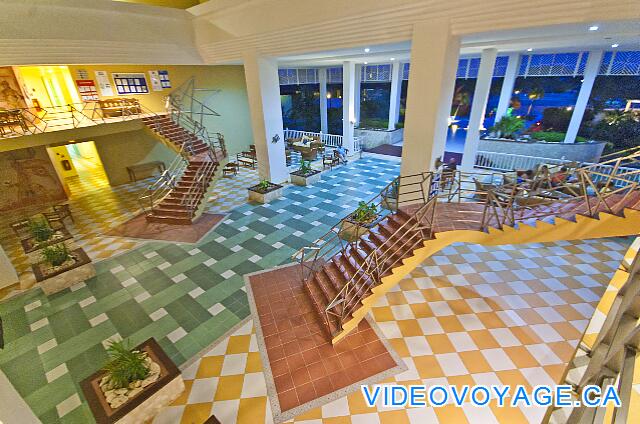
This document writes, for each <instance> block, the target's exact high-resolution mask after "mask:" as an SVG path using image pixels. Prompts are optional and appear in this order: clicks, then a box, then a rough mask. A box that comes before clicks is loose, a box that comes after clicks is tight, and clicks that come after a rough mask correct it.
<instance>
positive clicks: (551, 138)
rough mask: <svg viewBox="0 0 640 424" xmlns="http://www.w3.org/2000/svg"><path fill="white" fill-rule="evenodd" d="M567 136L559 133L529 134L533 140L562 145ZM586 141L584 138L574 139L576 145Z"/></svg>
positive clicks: (540, 132) (541, 132) (542, 132)
mask: <svg viewBox="0 0 640 424" xmlns="http://www.w3.org/2000/svg"><path fill="white" fill-rule="evenodd" d="M566 135H567V134H566V133H563V132H560V131H537V132H533V133H531V138H532V139H534V140H540V141H546V142H547V143H562V142H564V138H565V136H566ZM586 141H587V139H586V138H584V137H580V136H578V137H576V143H584V142H586Z"/></svg>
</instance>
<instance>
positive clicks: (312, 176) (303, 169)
mask: <svg viewBox="0 0 640 424" xmlns="http://www.w3.org/2000/svg"><path fill="white" fill-rule="evenodd" d="M289 175H291V182H292V183H293V184H295V185H299V186H307V185H311V184H314V183H317V182H318V181H320V171H319V170H317V169H313V168H312V167H311V162H309V161H306V160H303V161H302V163H301V164H300V168H299V169H298V170H296V171H293V172H291V173H290V174H289Z"/></svg>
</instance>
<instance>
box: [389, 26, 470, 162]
mask: <svg viewBox="0 0 640 424" xmlns="http://www.w3.org/2000/svg"><path fill="white" fill-rule="evenodd" d="M459 53H460V38H459V37H458V36H453V35H452V34H451V28H450V24H449V21H448V20H445V19H439V20H434V21H426V22H420V23H416V24H414V26H413V36H412V39H411V72H410V74H409V87H408V89H407V110H406V115H405V125H404V142H403V148H402V167H401V174H402V175H412V174H417V173H421V172H424V171H430V170H433V169H434V162H435V160H436V158H439V157H441V156H442V155H443V154H444V146H445V143H446V139H447V127H448V118H449V114H450V113H451V99H452V98H453V89H454V85H455V82H456V69H457V66H458V56H459Z"/></svg>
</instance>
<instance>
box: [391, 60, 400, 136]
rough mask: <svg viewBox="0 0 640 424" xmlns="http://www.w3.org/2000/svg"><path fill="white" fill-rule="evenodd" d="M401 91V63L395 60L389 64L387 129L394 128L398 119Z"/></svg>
mask: <svg viewBox="0 0 640 424" xmlns="http://www.w3.org/2000/svg"><path fill="white" fill-rule="evenodd" d="M401 92H402V64H401V63H400V61H395V62H393V63H392V65H391V93H390V95H389V126H388V129H389V130H395V129H396V123H397V122H398V119H400V94H401Z"/></svg>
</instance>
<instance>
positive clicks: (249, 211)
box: [0, 157, 399, 424]
mask: <svg viewBox="0 0 640 424" xmlns="http://www.w3.org/2000/svg"><path fill="white" fill-rule="evenodd" d="M398 172H399V164H398V163H397V162H388V161H384V160H380V159H373V158H366V157H365V158H363V159H362V160H358V161H355V162H350V163H349V165H348V166H341V167H338V168H335V169H334V170H333V171H327V172H325V173H324V174H323V178H322V180H321V181H320V182H319V183H317V184H316V185H314V186H313V187H296V186H290V187H287V188H286V189H285V191H284V197H283V198H281V199H278V200H276V201H274V202H272V203H271V204H269V205H250V204H246V203H245V202H244V199H245V196H246V187H247V185H245V184H246V182H243V183H238V185H237V187H241V189H240V191H239V192H237V191H236V192H234V195H235V196H237V198H238V199H243V201H242V202H241V206H238V207H236V208H235V209H232V210H230V211H229V214H228V215H227V216H226V218H225V220H224V221H223V222H222V223H221V224H220V225H218V227H216V229H215V230H214V231H212V232H211V233H209V234H208V235H207V236H205V237H204V238H203V239H202V240H201V241H200V242H199V243H197V244H195V245H194V244H177V243H167V242H155V241H152V242H147V243H144V244H140V245H136V246H137V247H135V246H134V247H133V248H129V249H123V248H121V247H120V248H117V249H114V250H111V251H110V255H109V257H108V258H106V259H104V260H102V261H100V262H96V270H97V275H96V277H94V278H92V279H90V280H88V281H86V282H85V283H83V284H79V285H78V286H76V287H73V289H71V290H65V291H62V292H60V293H57V294H55V295H53V296H49V297H47V296H45V295H44V294H43V293H42V292H41V291H40V290H32V291H29V292H27V293H24V294H22V295H19V296H15V297H13V298H10V299H8V300H6V301H4V302H2V303H0V316H2V319H3V324H4V331H5V333H4V337H5V341H6V345H5V349H4V350H2V351H0V368H1V369H2V370H3V372H4V373H5V374H6V375H7V376H8V378H9V379H10V381H11V382H12V383H13V385H14V386H15V388H16V390H17V391H18V392H19V393H20V394H21V395H22V396H23V397H24V398H25V400H26V402H27V404H29V406H30V407H31V408H32V409H33V410H34V412H35V413H36V415H37V416H38V417H39V418H40V419H41V421H42V422H43V423H47V424H49V423H59V422H60V423H86V422H91V421H92V417H91V414H90V412H89V409H88V407H87V405H86V403H85V402H84V401H83V398H82V396H81V395H80V390H79V386H78V383H79V382H80V381H81V380H82V379H83V378H85V377H86V376H87V375H89V374H90V373H92V372H94V371H95V370H96V369H98V368H99V367H100V365H101V364H102V363H103V362H104V361H105V358H106V352H105V348H104V344H105V343H106V341H107V340H109V339H112V338H120V337H122V338H128V339H129V340H130V341H131V343H133V344H136V343H140V342H142V341H143V340H145V339H147V338H148V337H155V338H156V340H158V342H159V343H160V345H161V346H162V347H163V349H164V350H165V351H166V352H167V353H168V355H169V356H170V357H171V358H172V359H173V360H174V361H175V362H176V363H177V364H178V365H182V364H184V363H186V361H188V360H189V359H191V358H193V357H194V356H196V355H198V354H199V353H200V352H201V351H202V350H203V349H205V348H206V347H208V346H210V345H211V343H213V342H214V341H215V340H216V339H218V338H219V337H220V336H221V335H223V334H224V333H226V332H227V331H228V330H229V329H230V328H232V327H233V326H235V325H236V324H238V322H240V321H241V320H243V319H245V318H246V317H247V316H248V315H249V306H248V301H247V297H246V293H245V291H244V281H243V278H242V275H244V274H247V273H251V272H255V271H258V270H262V269H267V268H271V267H273V266H276V265H280V264H282V263H287V262H289V261H290V258H291V255H292V254H293V253H294V252H295V251H296V250H298V249H299V248H300V247H302V246H306V245H309V244H310V243H311V242H312V241H313V240H315V239H317V238H318V237H319V236H320V235H321V234H323V233H325V232H326V231H327V230H328V229H329V228H330V227H331V226H332V225H334V224H335V223H336V222H337V221H338V220H339V219H340V218H342V217H343V216H345V215H346V214H347V213H348V212H349V211H350V210H351V209H352V208H353V205H355V204H357V202H358V201H359V200H365V199H369V198H371V197H373V196H374V195H375V193H377V192H378V191H379V190H380V189H381V188H382V187H384V186H385V185H386V184H387V183H388V182H389V181H390V180H391V179H392V178H393V177H394V176H395V175H397V174H398ZM241 175H242V174H241ZM235 180H236V179H235V178H231V179H226V178H225V179H220V180H218V181H217V182H216V190H217V189H218V188H219V189H220V190H223V188H224V187H226V186H227V185H228V184H231V183H232V182H233V181H235ZM238 180H239V178H238ZM139 184H140V187H144V182H140V183H139ZM135 187H136V186H135V185H126V186H121V187H116V188H111V187H106V188H98V189H97V190H95V191H92V192H91V194H90V195H88V196H83V197H80V198H78V199H73V198H72V199H71V206H72V210H73V211H74V216H75V217H76V221H78V222H77V224H76V226H78V227H81V226H87V227H91V225H96V226H99V227H100V226H104V227H100V228H102V229H95V232H93V233H92V232H91V231H92V229H91V228H89V229H87V230H79V229H76V230H74V233H76V234H78V233H80V231H87V233H86V236H84V235H82V238H81V240H80V241H81V242H85V241H86V243H90V242H95V243H99V242H104V248H105V250H109V249H110V246H112V245H111V244H110V243H112V242H113V239H109V238H106V237H102V236H99V235H98V236H96V237H93V238H91V237H92V236H90V235H91V234H100V233H101V232H104V231H106V228H111V227H112V226H114V225H118V224H120V223H121V222H122V221H124V220H125V219H127V218H126V217H125V214H126V213H131V214H134V213H135V212H136V211H137V205H135V199H136V197H137V196H136V194H137V193H136V192H137V189H136V188H135ZM231 195H232V193H230V194H229V196H231ZM225 201H226V200H225ZM231 207H232V206H229V208H231ZM227 210H228V209H227ZM85 215H86V216H85ZM85 218H86V221H83V220H84V219H85ZM92 220H93V221H92ZM103 221H106V222H103ZM9 222H11V221H9ZM80 234H82V233H80ZM124 240H126V239H124ZM127 241H129V240H127ZM3 244H4V241H3ZM87 249H88V250H90V251H91V249H90V247H89V246H87ZM92 254H94V255H95V254H96V251H94V252H93V253H92ZM94 257H95V256H94Z"/></svg>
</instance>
